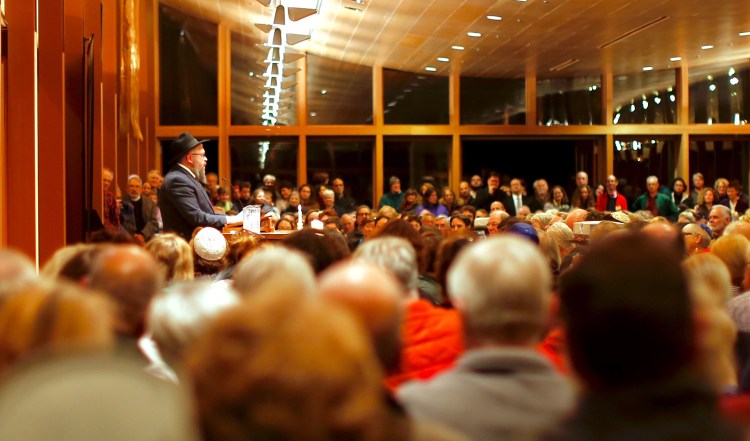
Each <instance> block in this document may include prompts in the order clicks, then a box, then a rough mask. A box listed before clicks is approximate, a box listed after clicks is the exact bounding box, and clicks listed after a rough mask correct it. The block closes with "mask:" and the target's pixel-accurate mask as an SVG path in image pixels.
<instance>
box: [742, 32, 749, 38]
mask: <svg viewBox="0 0 750 441" xmlns="http://www.w3.org/2000/svg"><path fill="white" fill-rule="evenodd" d="M739 35H740V37H750V32H740V34H739Z"/></svg>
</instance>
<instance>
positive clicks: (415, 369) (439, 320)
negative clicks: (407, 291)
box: [385, 300, 464, 391]
mask: <svg viewBox="0 0 750 441" xmlns="http://www.w3.org/2000/svg"><path fill="white" fill-rule="evenodd" d="M401 338H402V345H403V347H402V349H401V369H400V370H399V371H398V372H395V373H393V374H391V375H390V376H389V377H387V378H386V379H385V382H386V386H388V389H390V390H391V391H393V390H395V389H396V388H397V387H398V386H399V385H400V384H401V383H404V382H406V381H409V380H414V379H427V378H430V377H432V376H433V375H435V374H437V373H438V372H441V371H443V370H445V369H448V368H450V367H452V366H453V362H454V361H455V360H456V358H458V356H459V355H461V354H462V353H463V351H464V342H463V335H462V327H461V318H460V316H459V315H458V313H457V312H456V311H454V310H452V309H444V308H438V307H436V306H433V305H431V304H430V303H429V302H427V301H425V300H417V301H414V302H411V303H410V304H409V306H408V307H407V309H406V317H405V318H404V323H403V328H402V330H401Z"/></svg>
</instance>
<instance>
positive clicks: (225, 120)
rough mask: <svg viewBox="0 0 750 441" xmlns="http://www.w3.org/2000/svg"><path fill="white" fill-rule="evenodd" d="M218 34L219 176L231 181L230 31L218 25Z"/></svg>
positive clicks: (225, 26)
mask: <svg viewBox="0 0 750 441" xmlns="http://www.w3.org/2000/svg"><path fill="white" fill-rule="evenodd" d="M218 32H219V35H218V38H217V44H218V45H219V47H218V50H217V54H218V58H219V60H218V67H217V69H218V82H219V84H218V87H219V93H218V95H219V96H218V99H219V103H218V105H219V106H218V112H219V115H218V121H219V152H218V157H219V176H221V177H227V179H231V178H229V176H231V166H232V165H231V163H230V153H229V126H230V124H231V123H232V48H231V41H232V30H231V29H230V28H229V26H227V24H226V23H220V24H219V31H218ZM220 184H221V183H220Z"/></svg>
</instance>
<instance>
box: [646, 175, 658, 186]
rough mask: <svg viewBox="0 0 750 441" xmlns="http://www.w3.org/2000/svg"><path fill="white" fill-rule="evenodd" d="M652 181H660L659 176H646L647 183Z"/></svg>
mask: <svg viewBox="0 0 750 441" xmlns="http://www.w3.org/2000/svg"><path fill="white" fill-rule="evenodd" d="M650 181H656V182H659V178H658V177H656V176H654V175H651V176H649V177H648V178H646V183H647V184H648V183H649V182H650Z"/></svg>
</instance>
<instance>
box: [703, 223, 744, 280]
mask: <svg viewBox="0 0 750 441" xmlns="http://www.w3.org/2000/svg"><path fill="white" fill-rule="evenodd" d="M748 247H750V241H748V240H747V239H745V236H741V235H739V234H730V235H729V236H722V237H720V238H718V239H716V242H714V244H713V245H712V246H711V254H713V255H715V256H716V257H718V258H719V259H721V261H722V262H724V265H726V266H727V269H728V270H729V274H730V275H731V277H732V286H740V285H741V284H742V279H743V277H745V269H746V268H747V252H748Z"/></svg>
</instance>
